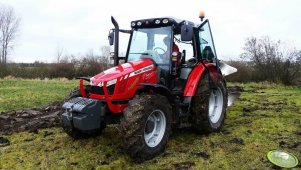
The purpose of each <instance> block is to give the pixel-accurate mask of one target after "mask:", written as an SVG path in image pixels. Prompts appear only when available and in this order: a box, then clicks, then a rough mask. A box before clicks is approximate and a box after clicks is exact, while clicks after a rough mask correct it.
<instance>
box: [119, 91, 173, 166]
mask: <svg viewBox="0 0 301 170" xmlns="http://www.w3.org/2000/svg"><path fill="white" fill-rule="evenodd" d="M171 115H172V109H171V105H170V103H169V102H168V100H167V98H166V97H164V96H161V95H158V94H155V95H148V94H141V95H137V96H136V97H135V98H134V99H133V100H131V101H130V102H129V106H128V107H127V108H126V109H125V110H124V118H123V119H122V120H121V123H120V127H121V132H122V142H123V147H124V149H125V150H126V151H127V152H128V154H129V155H130V156H131V157H132V158H133V159H134V160H135V161H136V162H143V161H145V160H148V159H151V158H153V157H155V156H156V155H158V154H160V153H162V152H163V151H164V150H165V147H166V144H167V140H168V137H169V135H170V133H171V122H172V120H171V119H172V116H171Z"/></svg>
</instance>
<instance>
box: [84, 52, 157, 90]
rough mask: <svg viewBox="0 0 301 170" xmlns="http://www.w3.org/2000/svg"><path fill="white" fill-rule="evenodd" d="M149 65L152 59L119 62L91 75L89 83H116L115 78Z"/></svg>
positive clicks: (96, 84)
mask: <svg viewBox="0 0 301 170" xmlns="http://www.w3.org/2000/svg"><path fill="white" fill-rule="evenodd" d="M150 65H153V61H152V60H150V59H146V58H145V59H140V60H137V61H130V62H127V63H124V64H119V65H118V66H115V67H112V68H110V69H108V70H105V71H103V72H101V73H99V74H97V75H95V76H94V77H92V78H91V79H90V84H91V85H94V86H101V85H102V83H103V82H105V81H106V82H108V81H109V82H111V83H112V84H114V83H116V81H117V78H120V77H122V76H129V75H130V73H132V72H135V71H138V70H141V69H144V68H145V67H148V66H150ZM111 80H112V81H111Z"/></svg>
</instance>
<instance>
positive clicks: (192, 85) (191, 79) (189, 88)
mask: <svg viewBox="0 0 301 170" xmlns="http://www.w3.org/2000/svg"><path fill="white" fill-rule="evenodd" d="M204 64H205V66H206V67H205V66H204ZM206 68H207V69H208V70H209V75H210V78H211V80H213V82H216V81H217V78H218V70H217V68H216V66H215V63H209V62H206V61H203V64H202V63H198V64H197V66H195V67H194V69H193V70H192V71H191V73H190V74H189V76H188V79H187V82H186V86H185V89H184V94H183V96H185V97H192V96H194V94H195V92H196V89H197V86H198V84H199V81H200V79H201V77H202V76H203V73H204V72H205V70H206Z"/></svg>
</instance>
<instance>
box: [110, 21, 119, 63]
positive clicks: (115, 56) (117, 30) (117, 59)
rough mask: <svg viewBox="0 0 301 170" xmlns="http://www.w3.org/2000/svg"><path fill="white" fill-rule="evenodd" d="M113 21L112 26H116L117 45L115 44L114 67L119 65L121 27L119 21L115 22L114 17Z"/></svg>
mask: <svg viewBox="0 0 301 170" xmlns="http://www.w3.org/2000/svg"><path fill="white" fill-rule="evenodd" d="M111 21H112V24H113V25H114V27H115V29H114V32H115V36H114V38H115V40H114V41H115V43H114V66H117V65H118V64H119V56H118V54H119V25H118V23H117V21H116V20H115V18H114V17H113V16H111Z"/></svg>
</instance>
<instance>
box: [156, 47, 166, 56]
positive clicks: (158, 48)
mask: <svg viewBox="0 0 301 170" xmlns="http://www.w3.org/2000/svg"><path fill="white" fill-rule="evenodd" d="M154 50H155V51H157V53H158V54H160V53H159V52H158V50H161V51H163V53H162V54H165V53H166V50H164V49H163V48H161V47H155V48H154ZM162 54H160V55H162Z"/></svg>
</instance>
